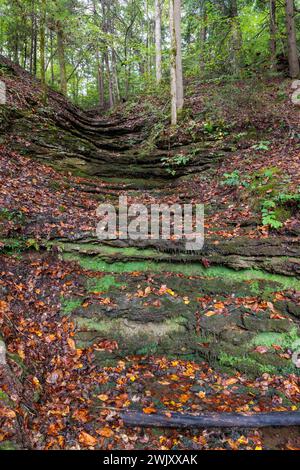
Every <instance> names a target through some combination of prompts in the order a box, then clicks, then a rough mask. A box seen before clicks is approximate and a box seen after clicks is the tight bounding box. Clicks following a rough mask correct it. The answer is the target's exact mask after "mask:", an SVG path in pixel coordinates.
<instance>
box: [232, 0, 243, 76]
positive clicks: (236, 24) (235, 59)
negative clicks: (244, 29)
mask: <svg viewBox="0 0 300 470" xmlns="http://www.w3.org/2000/svg"><path fill="white" fill-rule="evenodd" d="M230 21H231V25H230V27H231V44H230V49H231V69H232V73H234V74H236V75H238V74H239V73H240V69H241V63H240V62H241V57H240V55H241V49H242V34H241V28H240V21H239V14H238V7H237V0H231V7H230Z"/></svg>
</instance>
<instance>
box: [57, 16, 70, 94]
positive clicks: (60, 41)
mask: <svg viewBox="0 0 300 470" xmlns="http://www.w3.org/2000/svg"><path fill="white" fill-rule="evenodd" d="M57 51H58V61H59V69H60V91H61V92H62V94H63V95H67V92H68V86H67V74H66V60H65V46H64V33H63V30H62V26H61V24H60V23H58V24H57Z"/></svg>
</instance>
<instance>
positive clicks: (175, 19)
mask: <svg viewBox="0 0 300 470" xmlns="http://www.w3.org/2000/svg"><path fill="white" fill-rule="evenodd" d="M170 34H171V101H172V106H171V122H172V125H176V124H177V121H178V113H179V112H180V111H181V110H182V108H183V77H182V56H181V0H170Z"/></svg>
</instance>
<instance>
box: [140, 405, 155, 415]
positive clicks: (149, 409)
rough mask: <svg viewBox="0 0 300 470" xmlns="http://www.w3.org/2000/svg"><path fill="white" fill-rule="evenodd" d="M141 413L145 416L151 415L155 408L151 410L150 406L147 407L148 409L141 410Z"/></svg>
mask: <svg viewBox="0 0 300 470" xmlns="http://www.w3.org/2000/svg"><path fill="white" fill-rule="evenodd" d="M143 412H144V413H145V414H146V415H151V414H153V413H156V409H155V408H151V406H149V407H148V408H143Z"/></svg>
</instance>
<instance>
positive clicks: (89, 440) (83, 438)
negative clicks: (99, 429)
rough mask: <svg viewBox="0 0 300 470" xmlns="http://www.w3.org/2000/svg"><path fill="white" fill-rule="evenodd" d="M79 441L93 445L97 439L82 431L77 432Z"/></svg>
mask: <svg viewBox="0 0 300 470" xmlns="http://www.w3.org/2000/svg"><path fill="white" fill-rule="evenodd" d="M79 442H80V444H83V445H85V446H87V447H94V446H95V445H96V444H97V439H95V437H93V436H91V435H90V434H88V433H87V432H84V431H82V432H81V433H80V434H79Z"/></svg>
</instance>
